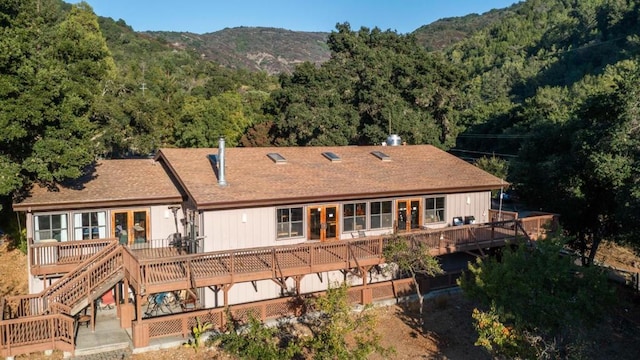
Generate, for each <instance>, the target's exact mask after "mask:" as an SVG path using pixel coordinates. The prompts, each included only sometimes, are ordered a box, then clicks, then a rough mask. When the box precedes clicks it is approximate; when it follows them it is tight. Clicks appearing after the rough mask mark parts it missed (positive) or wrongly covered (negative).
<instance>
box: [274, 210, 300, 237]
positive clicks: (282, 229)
mask: <svg viewBox="0 0 640 360" xmlns="http://www.w3.org/2000/svg"><path fill="white" fill-rule="evenodd" d="M283 210H287V214H286V215H285V214H283V213H281V211H283ZM292 210H298V211H299V212H300V214H299V219H298V218H296V219H293V216H292V213H293V212H292ZM304 214H305V211H304V206H287V207H278V208H276V240H283V239H292V238H299V237H304ZM285 217H286V218H285Z"/></svg>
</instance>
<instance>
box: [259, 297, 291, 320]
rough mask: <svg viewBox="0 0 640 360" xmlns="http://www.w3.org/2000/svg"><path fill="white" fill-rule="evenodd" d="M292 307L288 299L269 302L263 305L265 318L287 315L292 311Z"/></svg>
mask: <svg viewBox="0 0 640 360" xmlns="http://www.w3.org/2000/svg"><path fill="white" fill-rule="evenodd" d="M294 309H295V308H294V307H293V306H292V304H291V302H290V301H283V302H278V303H271V304H268V305H266V306H265V313H266V315H265V316H266V317H267V319H273V318H278V317H282V316H287V315H290V314H291V313H293V310H294Z"/></svg>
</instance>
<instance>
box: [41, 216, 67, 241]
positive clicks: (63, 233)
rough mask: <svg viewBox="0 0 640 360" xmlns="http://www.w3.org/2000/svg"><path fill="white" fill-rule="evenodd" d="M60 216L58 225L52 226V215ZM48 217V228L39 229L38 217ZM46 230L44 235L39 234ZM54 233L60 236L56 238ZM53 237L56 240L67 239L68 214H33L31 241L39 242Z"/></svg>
mask: <svg viewBox="0 0 640 360" xmlns="http://www.w3.org/2000/svg"><path fill="white" fill-rule="evenodd" d="M54 216H58V217H60V220H59V222H60V227H59V228H54V227H53V217H54ZM44 217H48V218H49V228H48V229H40V225H41V224H40V222H39V221H40V218H44ZM44 232H48V233H47V234H46V235H47V236H45V237H43V236H41V234H42V233H44ZM56 233H58V234H59V235H60V236H59V238H56V235H55V234H56ZM49 239H55V240H57V241H58V242H61V241H68V240H69V214H67V213H50V214H38V215H33V241H34V242H40V241H43V240H49Z"/></svg>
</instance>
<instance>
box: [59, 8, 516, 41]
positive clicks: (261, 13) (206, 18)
mask: <svg viewBox="0 0 640 360" xmlns="http://www.w3.org/2000/svg"><path fill="white" fill-rule="evenodd" d="M65 1H66V2H68V3H78V2H79V0H65ZM85 1H86V2H87V3H88V4H89V5H91V7H92V8H93V11H94V12H95V13H96V14H97V15H100V16H105V17H111V18H113V19H114V20H118V19H123V20H124V21H126V22H127V24H129V25H131V26H132V27H133V29H134V30H136V31H145V30H166V31H189V32H193V33H198V34H202V33H207V32H214V31H217V30H221V29H224V28H226V27H238V26H266V27H276V28H283V29H289V30H296V31H324V32H329V31H332V30H335V25H336V23H343V22H348V23H349V24H351V28H352V29H353V30H357V29H359V28H360V27H361V26H366V27H369V28H373V27H375V26H377V27H379V28H380V29H382V30H387V29H391V30H395V31H397V32H398V33H401V34H404V33H408V32H412V31H414V30H415V29H417V28H419V27H420V26H422V25H426V24H429V23H431V22H433V21H436V20H438V19H441V18H445V17H452V16H464V15H467V14H472V13H477V14H481V13H483V12H486V11H489V10H491V9H499V8H505V7H508V6H510V5H512V4H513V3H516V2H518V1H517V0H179V1H176V0H172V1H168V0H85Z"/></svg>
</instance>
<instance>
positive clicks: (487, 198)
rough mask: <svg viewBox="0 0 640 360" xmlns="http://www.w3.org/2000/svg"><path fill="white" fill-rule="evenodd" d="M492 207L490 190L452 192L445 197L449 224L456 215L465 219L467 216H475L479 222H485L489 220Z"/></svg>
mask: <svg viewBox="0 0 640 360" xmlns="http://www.w3.org/2000/svg"><path fill="white" fill-rule="evenodd" d="M490 208H491V192H490V191H484V192H474V193H462V194H450V195H447V197H446V199H445V216H446V219H447V224H449V225H450V224H451V222H452V221H453V218H454V217H455V216H460V217H462V218H463V219H464V217H465V216H473V217H475V219H476V223H477V224H480V223H485V222H487V221H489V209H490Z"/></svg>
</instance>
